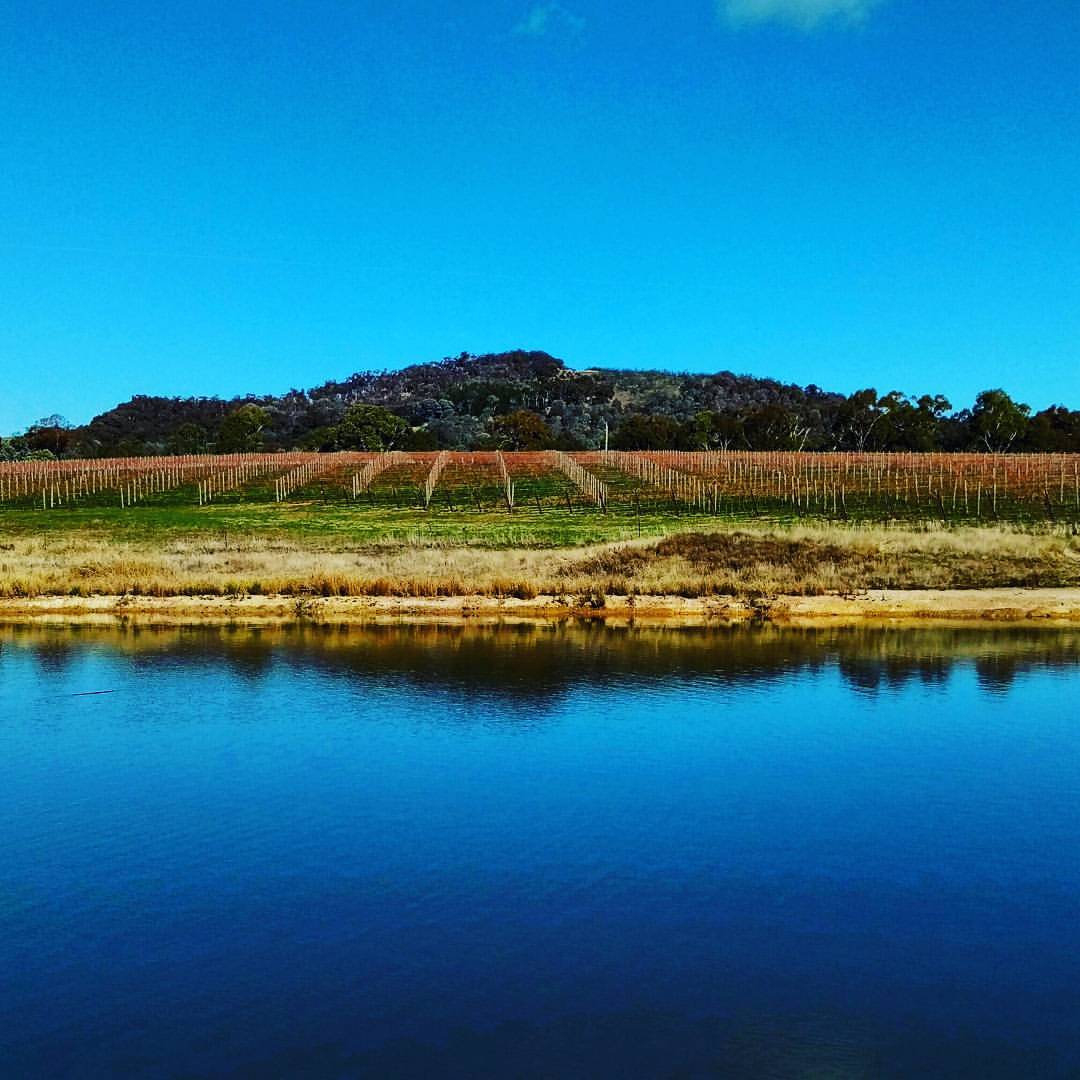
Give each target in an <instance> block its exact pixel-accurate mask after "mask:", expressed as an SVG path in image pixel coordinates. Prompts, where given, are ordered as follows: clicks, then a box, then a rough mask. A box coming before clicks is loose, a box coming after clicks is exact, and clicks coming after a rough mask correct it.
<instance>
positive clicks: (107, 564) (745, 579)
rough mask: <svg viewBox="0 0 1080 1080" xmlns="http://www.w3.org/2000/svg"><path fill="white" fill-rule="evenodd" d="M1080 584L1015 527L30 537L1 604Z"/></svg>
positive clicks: (1073, 541)
mask: <svg viewBox="0 0 1080 1080" xmlns="http://www.w3.org/2000/svg"><path fill="white" fill-rule="evenodd" d="M1074 585H1080V541H1078V540H1077V538H1076V537H1073V536H1072V535H1069V534H1068V533H1066V532H1065V531H1064V530H1061V531H1052V530H1047V531H1042V532H1037V533H1036V532H1025V531H1022V530H1019V529H1016V528H1010V527H1006V526H999V527H993V528H981V529H975V528H961V529H946V528H936V529H935V528H929V529H919V530H914V529H905V528H894V527H844V526H835V525H833V526H817V527H815V526H796V527H778V526H769V527H761V528H754V527H745V526H743V527H739V528H737V529H727V530H718V531H714V532H706V533H681V534H675V535H672V536H669V537H667V538H666V539H663V540H660V541H656V540H646V541H632V542H627V543H622V544H603V545H594V546H591V547H577V548H562V549H557V550H551V549H547V550H536V549H512V550H490V549H483V548H475V547H465V546H440V545H435V544H392V545H387V544H382V545H367V546H358V547H355V548H343V547H341V546H336V547H330V546H326V547H320V546H318V545H317V544H313V543H305V542H298V541H295V540H282V539H273V538H269V539H268V538H251V539H248V540H244V541H241V542H239V543H237V542H236V541H232V542H229V543H225V542H223V541H219V540H206V539H200V538H197V537H195V538H189V539H182V540H173V541H169V542H167V543H164V544H158V545H152V544H150V543H136V542H130V541H102V540H98V539H86V540H83V539H80V538H79V537H78V536H77V535H71V536H67V537H64V538H57V537H55V536H51V537H48V538H22V539H15V540H13V541H12V542H9V543H5V544H3V545H2V546H0V597H4V598H21V597H32V596H48V595H53V596H56V595H72V596H93V595H98V596H121V595H136V596H196V595H211V596H222V595H245V594H263V595H285V596H303V595H316V596H361V595H366V596H409V597H423V596H474V595H479V596H515V597H519V598H523V599H530V598H532V597H534V596H536V595H539V594H548V595H552V594H554V595H566V596H587V597H594V598H595V597H602V596H603V595H605V594H607V595H627V594H638V595H681V596H691V597H692V596H710V595H734V596H761V595H766V596H768V595H818V594H824V593H852V592H858V591H861V590H864V589H869V588H900V589H903V588H907V589H916V588H992V587H1006V586H1009V587H1063V586H1074Z"/></svg>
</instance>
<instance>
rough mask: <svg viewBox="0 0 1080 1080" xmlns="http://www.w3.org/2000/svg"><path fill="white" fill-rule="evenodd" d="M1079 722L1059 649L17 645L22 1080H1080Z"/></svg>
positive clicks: (3, 706) (5, 765) (632, 634)
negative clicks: (517, 1079)
mask: <svg viewBox="0 0 1080 1080" xmlns="http://www.w3.org/2000/svg"><path fill="white" fill-rule="evenodd" d="M98 691H109V692H108V693H95V692H98ZM1078 691H1080V632H1073V631H1057V630H1043V631H1034V630H1032V631H1024V632H1020V631H1013V630H985V629H974V628H972V629H963V630H933V631H929V630H924V631H911V630H904V631H901V630H891V631H888V630H877V631H870V630H860V631H851V630H847V631H836V630H831V631H806V630H803V631H780V630H769V629H763V630H716V631H709V632H706V631H691V630H648V629H638V630H634V629H629V630H627V629H622V630H618V629H607V630H606V629H604V628H602V627H599V626H564V627H559V628H543V629H536V628H502V629H497V628H477V629H452V628H445V627H444V628H434V627H395V628H391V627H384V628H376V629H371V630H363V631H356V630H353V631H340V630H315V629H307V630H293V631H284V630H274V631H264V632H261V633H259V632H252V631H248V630H227V631H219V630H212V629H200V630H182V631H178V630H166V631H138V630H135V629H127V630H124V629H120V630H113V631H98V630H94V631H91V630H83V631H72V630H62V629H57V630H13V629H8V630H0V842H2V851H0V1071H2V1073H3V1075H5V1076H16V1077H50V1076H57V1077H59V1076H63V1077H83V1076H85V1077H97V1076H125V1077H127V1076H132V1077H150V1078H157V1077H174V1076H185V1077H190V1076H240V1077H248V1076H251V1077H256V1076H258V1077H261V1076H280V1077H292V1076H319V1077H322V1076H330V1077H368V1076H378V1077H383V1076H416V1077H434V1076H439V1077H444V1076H463V1077H464V1076H468V1077H478V1076H521V1077H576V1076H581V1077H603V1076H621V1077H634V1076H649V1077H652V1076H680V1077H694V1076H766V1077H788V1076H790V1077H810V1076H813V1077H862V1076H867V1077H880V1076H896V1077H912V1076H920V1077H927V1076H972V1077H994V1076H1008V1077H1013V1076H1016V1077H1036V1076H1038V1077H1054V1076H1070V1075H1072V1076H1075V1075H1080V1030H1078V1025H1077V1018H1078V1017H1080V859H1078V858H1077V856H1078V855H1080V850H1078V849H1080V724H1078V717H1077V710H1076V706H1075V702H1076V700H1077V694H1078ZM77 695H82V696H77Z"/></svg>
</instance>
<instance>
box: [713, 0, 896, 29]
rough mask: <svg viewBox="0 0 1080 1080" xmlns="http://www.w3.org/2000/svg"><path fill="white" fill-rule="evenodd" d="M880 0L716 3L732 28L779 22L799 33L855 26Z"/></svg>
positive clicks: (737, 0)
mask: <svg viewBox="0 0 1080 1080" xmlns="http://www.w3.org/2000/svg"><path fill="white" fill-rule="evenodd" d="M879 2H880V0H717V3H718V6H719V8H720V14H721V16H723V17H724V18H725V19H726V20H727V21H728V22H729V23H730V24H731V25H732V26H749V25H752V24H754V23H764V22H779V23H786V24H787V25H788V26H795V27H798V29H800V30H813V29H815V28H816V27H818V26H822V25H823V24H825V23H847V24H849V25H850V24H852V23H859V22H862V21H863V19H865V18H866V17H867V15H869V14H870V12H871V11H872V10H873V9H874V8H875V7H877V5H878V3H879Z"/></svg>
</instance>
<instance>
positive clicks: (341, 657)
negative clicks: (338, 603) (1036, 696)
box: [0, 598, 1080, 694]
mask: <svg viewBox="0 0 1080 1080" xmlns="http://www.w3.org/2000/svg"><path fill="white" fill-rule="evenodd" d="M317 605H318V601H309V600H307V599H306V598H304V599H303V600H302V601H301V604H300V609H301V611H300V613H299V614H298V617H297V620H296V622H295V623H293V624H291V625H286V626H265V627H260V628H259V629H258V630H257V631H252V630H250V629H247V628H244V627H242V626H229V627H223V626H202V627H197V628H192V627H185V628H182V629H180V628H171V629H170V628H155V629H153V630H151V629H148V628H146V627H138V628H134V627H131V626H127V625H124V624H114V625H112V626H108V627H98V626H95V627H92V628H89V627H79V628H74V629H69V628H63V629H57V628H55V627H49V628H42V627H13V626H3V625H0V648H4V649H10V648H12V647H14V648H25V649H33V650H39V651H40V652H41V653H42V654H43V655H44V654H47V655H48V657H49V660H50V664H51V665H52V666H53V667H55V666H56V665H58V664H61V663H63V662H64V661H65V659H66V658H71V659H74V658H75V657H76V656H77V654H78V650H79V647H80V644H81V643H83V642H92V643H93V644H94V645H95V646H96V647H105V648H108V649H111V650H113V651H115V652H119V653H125V654H130V655H159V654H167V653H175V654H177V655H180V656H192V655H206V656H213V657H221V658H223V659H224V661H225V662H226V663H229V662H232V663H237V664H239V665H242V666H243V667H244V669H245V670H246V671H249V672H250V671H251V670H253V669H259V668H261V667H262V665H264V664H269V663H270V662H272V660H273V658H274V656H275V655H276V654H279V653H280V652H281V651H282V650H288V652H289V653H290V654H291V655H292V656H293V657H304V656H306V657H308V658H310V659H311V660H313V661H315V662H316V663H317V664H318V666H319V669H320V670H328V669H329V670H335V671H341V672H351V671H356V672H362V673H364V674H365V675H370V674H371V673H372V672H374V671H393V672H400V673H402V674H404V675H406V676H407V677H408V678H411V679H418V680H421V681H432V682H438V681H439V680H441V679H444V678H449V679H451V680H453V681H455V682H456V681H457V680H459V679H460V674H461V671H462V670H463V669H464V668H465V667H466V666H467V667H468V670H469V671H470V672H471V673H472V674H471V678H472V680H473V681H474V682H476V683H478V684H480V683H482V684H483V685H486V686H490V687H492V688H494V689H495V690H497V691H498V692H500V693H506V694H527V693H529V692H530V690H532V691H534V692H539V693H543V694H550V693H551V692H552V690H553V689H554V688H558V687H561V686H566V685H572V684H573V683H574V682H576V681H578V680H581V679H593V678H600V679H603V680H604V681H605V683H607V682H610V680H611V679H612V678H616V677H618V676H619V674H620V673H626V674H629V675H630V676H632V677H633V678H634V679H640V678H641V677H642V676H648V675H657V676H663V675H667V674H670V673H672V672H677V673H678V674H679V675H680V676H681V677H685V676H686V675H687V673H689V672H693V673H700V674H703V675H707V676H708V677H709V678H710V679H716V678H718V677H721V678H723V677H730V678H732V679H735V680H738V681H739V682H740V683H744V682H745V681H746V680H748V679H753V678H768V677H778V676H782V677H786V676H788V675H790V673H791V672H792V671H793V670H797V669H799V668H802V667H812V668H818V667H820V666H821V665H822V664H825V663H830V662H835V663H837V664H838V666H839V669H840V670H841V671H842V672H843V673H844V675H845V676H846V677H847V678H850V679H852V680H853V681H856V682H857V683H858V684H859V685H862V686H872V685H876V684H877V683H878V682H882V683H887V684H888V685H889V686H894V687H895V686H896V685H899V684H900V683H902V682H903V681H904V680H906V679H912V678H917V679H919V680H921V681H923V682H940V681H941V680H942V679H944V678H945V677H946V676H947V675H948V673H949V670H950V669H951V668H952V666H953V665H954V664H957V663H968V664H972V665H973V666H974V667H975V669H976V671H977V672H978V674H979V677H980V680H981V681H983V682H984V684H986V685H992V686H997V687H1001V686H1006V685H1008V682H1009V681H1010V680H1011V679H1012V678H1013V677H1014V676H1015V675H1016V674H1019V673H1021V672H1023V671H1028V670H1033V669H1040V668H1049V669H1055V668H1056V669H1072V668H1075V667H1076V666H1077V664H1078V663H1080V630H1077V629H1074V628H1066V629H1062V628H1057V627H1031V628H1023V629H1019V628H1015V627H994V628H993V629H986V628H981V627H975V626H967V627H959V628H958V627H934V628H929V627H924V626H918V627H905V628H904V629H903V630H900V631H897V630H892V629H881V628H868V627H845V628H842V629H840V628H830V627H816V628H812V629H808V628H778V627H775V626H768V625H762V626H743V627H738V628H725V627H720V628H715V629H702V628H693V629H684V628H677V627H656V626H651V627H642V626H637V627H622V628H619V629H617V630H612V629H608V628H605V626H604V625H603V624H602V623H596V622H567V623H561V624H559V625H558V627H557V628H554V629H553V628H552V627H551V626H543V627H538V626H525V625H514V626H495V625H477V624H471V625H468V626H465V625H458V626H455V625H440V624H428V625H423V624H421V625H416V624H413V625H409V624H405V625H400V624H399V625H383V626H368V627H364V628H356V627H353V628H350V629H349V630H347V631H344V630H342V629H341V628H340V627H326V626H319V625H318V624H317V622H315V621H312V619H311V615H312V614H315V615H317V610H316V609H317ZM507 671H513V672H514V678H513V679H507V678H506V672H507Z"/></svg>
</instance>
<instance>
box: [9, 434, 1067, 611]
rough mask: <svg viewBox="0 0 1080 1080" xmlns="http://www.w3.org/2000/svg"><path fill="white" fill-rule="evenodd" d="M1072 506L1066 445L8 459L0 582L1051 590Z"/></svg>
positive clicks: (177, 588) (180, 588) (150, 592)
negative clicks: (1054, 448) (979, 449)
mask: <svg viewBox="0 0 1080 1080" xmlns="http://www.w3.org/2000/svg"><path fill="white" fill-rule="evenodd" d="M582 467H584V468H586V469H587V470H589V472H588V474H587V479H589V483H592V484H596V483H598V484H599V488H598V489H596V490H592V489H590V488H589V485H588V484H586V483H585V482H584V481H582V479H581V476H580V475H578V474H580V472H581V468H582ZM359 470H367V472H366V473H365V474H363V475H364V480H363V483H362V484H361V483H360V482H359V479H358V475H359V473H358V471H359ZM436 475H437V476H438V482H437V483H435V482H434V478H435V477H436ZM290 477H294V478H295V477H299V479H295V481H290V479H289V478H290ZM575 481H576V482H575ZM283 485H285V486H286V487H287V491H283ZM600 489H602V492H601V491H600ZM598 503H603V504H604V505H602V506H601V505H598ZM1078 507H1080V468H1078V463H1077V462H1076V461H1074V460H1073V459H1072V458H1066V457H1062V456H1057V457H1055V456H1044V457H1039V458H1034V457H1032V458H1024V457H1015V458H1010V459H1008V460H1005V459H1003V458H1000V457H991V456H984V457H977V456H968V457H963V456H959V457H946V456H942V455H936V456H934V455H930V456H919V455H891V456H890V455H884V456H882V455H876V456H875V455H865V456H859V455H818V456H813V455H770V454H758V455H726V454H724V455H718V454H651V455H650V454H634V455H619V454H612V455H606V454H603V453H599V452H592V453H583V454H578V455H576V460H571V459H570V458H569V457H567V456H565V455H563V456H560V455H553V454H546V453H535V454H527V453H521V454H513V455H509V454H508V455H505V457H504V456H503V455H499V454H495V453H479V452H478V453H475V454H473V453H457V454H452V455H451V454H441V455H436V454H411V455H405V454H389V455H376V454H365V453H356V454H343V455H314V454H290V455H236V456H232V457H229V456H218V457H192V458H184V459H165V458H158V459H125V460H122V461H104V460H103V461H87V462H75V461H72V462H55V463H44V464H39V463H16V464H11V463H9V464H7V465H4V466H2V467H0V597H6V598H18V597H32V596H47V595H68V596H90V595H99V596H100V595H106V596H117V595H121V596H123V595H145V596H191V595H219V596H220V595H247V594H252V595H256V594H263V595H271V594H273V595H286V596H292V595H321V596H357V595H375V596H416V597H422V596H473V595H480V596H516V597H521V598H531V597H534V596H536V595H555V596H563V595H569V596H575V597H582V598H585V599H586V600H588V602H589V603H590V604H594V603H596V604H598V603H602V598H603V597H604V596H607V595H619V596H626V595H642V596H647V595H680V596H685V597H701V596H718V595H725V596H726V595H731V596H770V595H821V594H824V593H854V592H858V591H861V590H866V589H871V588H897V589H926V588H952V589H956V588H962V589H975V588H992V587H1006V586H1008V587H1043V588H1048V587H1068V586H1076V585H1080V541H1078V540H1077V538H1076V534H1077V521H1076V511H1077V508H1078Z"/></svg>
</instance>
